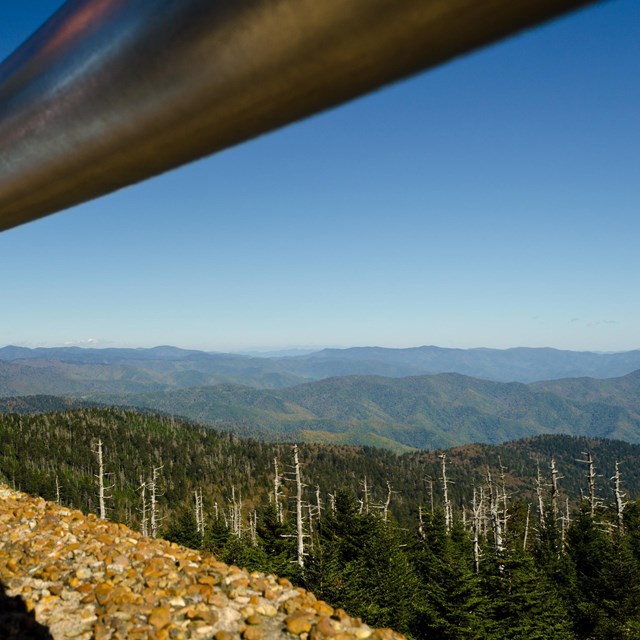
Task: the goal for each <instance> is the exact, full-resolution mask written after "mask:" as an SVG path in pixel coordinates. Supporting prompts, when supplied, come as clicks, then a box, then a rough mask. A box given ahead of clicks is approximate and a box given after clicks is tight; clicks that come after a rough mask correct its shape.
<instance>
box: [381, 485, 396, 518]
mask: <svg viewBox="0 0 640 640" xmlns="http://www.w3.org/2000/svg"><path fill="white" fill-rule="evenodd" d="M394 493H395V491H393V489H392V488H391V483H390V482H389V481H388V480H387V499H386V500H385V501H384V506H383V509H382V519H383V520H384V522H385V524H386V523H387V521H388V520H389V506H390V505H391V495H392V494H394Z"/></svg>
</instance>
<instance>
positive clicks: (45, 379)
mask: <svg viewBox="0 0 640 640" xmlns="http://www.w3.org/2000/svg"><path fill="white" fill-rule="evenodd" d="M636 369H640V350H635V351H627V352H622V353H592V352H577V351H560V350H557V349H529V348H517V349H505V350H500V349H442V348H440V347H433V346H424V347H415V348H410V349H385V348H381V347H357V348H352V349H323V350H321V351H317V352H315V353H311V354H307V355H300V356H290V357H274V356H271V357H255V356H247V355H239V354H228V353H206V352H203V351H195V350H187V349H178V348H176V347H171V346H160V347H155V348H153V349H84V348H79V347H59V348H50V349H46V348H37V349H27V348H25V347H14V346H8V347H3V348H0V397H2V396H14V395H28V394H42V393H45V394H53V395H59V394H75V393H84V392H90V393H96V392H100V391H102V392H107V393H143V392H145V391H149V392H155V391H161V390H169V389H181V388H187V387H197V386H208V385H214V384H219V383H234V384H244V385H248V386H252V387H256V388H261V389H281V388H284V387H290V386H293V385H296V384H300V383H303V382H309V381H313V380H321V379H324V378H331V377H337V376H353V375H357V376H370V375H378V376H385V377H393V378H397V377H406V376H421V375H429V374H436V373H459V374H462V375H466V376H472V377H475V378H482V379H485V380H493V381H496V382H524V383H528V382H536V381H543V380H555V379H560V378H576V377H584V376H590V377H594V378H613V377H619V376H623V375H626V374H628V373H631V372H632V371H635V370H636Z"/></svg>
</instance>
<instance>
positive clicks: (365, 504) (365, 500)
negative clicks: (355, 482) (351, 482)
mask: <svg viewBox="0 0 640 640" xmlns="http://www.w3.org/2000/svg"><path fill="white" fill-rule="evenodd" d="M360 513H361V514H362V513H366V514H368V513H369V485H368V483H367V476H365V477H364V481H363V482H362V500H361V501H360Z"/></svg>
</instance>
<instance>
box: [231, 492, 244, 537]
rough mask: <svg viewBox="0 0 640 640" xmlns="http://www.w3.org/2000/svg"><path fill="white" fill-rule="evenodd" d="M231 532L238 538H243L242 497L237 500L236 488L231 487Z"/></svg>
mask: <svg viewBox="0 0 640 640" xmlns="http://www.w3.org/2000/svg"><path fill="white" fill-rule="evenodd" d="M229 516H230V520H231V531H232V532H233V534H234V535H235V536H236V537H237V538H241V537H242V496H240V500H239V501H237V500H236V488H235V486H232V487H231V506H230V507H229Z"/></svg>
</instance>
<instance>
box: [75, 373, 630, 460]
mask: <svg viewBox="0 0 640 640" xmlns="http://www.w3.org/2000/svg"><path fill="white" fill-rule="evenodd" d="M599 383H601V386H600V387H599V392H598V393H596V391H595V390H596V389H597V388H598V384H599ZM549 384H551V383H549ZM564 384H566V385H567V387H566V388H565V390H564V393H563V395H561V394H560V393H553V392H551V391H550V390H547V387H544V386H542V385H524V384H521V383H497V382H490V381H487V380H479V379H476V378H469V377H467V376H462V375H459V374H440V375H435V376H417V377H408V378H383V377H377V376H350V377H343V378H330V379H327V380H321V381H317V382H313V383H307V384H303V385H298V386H296V387H291V388H287V389H280V390H273V391H267V390H259V389H254V388H250V387H244V386H239V385H229V384H227V385H216V386H213V387H200V388H193V389H182V390H167V391H162V392H159V393H146V394H131V395H127V396H120V395H103V394H98V395H96V394H85V395H83V396H82V397H83V399H85V400H92V401H96V402H100V403H103V404H120V405H126V406H132V407H144V408H147V409H151V410H154V411H161V412H164V413H170V414H174V415H179V416H184V417H186V418H189V419H194V420H199V421H202V422H205V423H208V424H218V425H220V426H225V427H226V428H231V429H233V428H238V427H241V428H242V429H243V430H244V431H245V432H246V431H249V432H252V433H254V434H256V435H258V436H260V437H263V438H272V439H273V438H275V439H283V438H284V439H290V438H297V439H299V440H303V441H315V442H328V443H341V444H361V445H371V446H383V447H386V448H390V449H392V450H395V451H397V452H402V451H409V450H411V449H415V448H419V449H429V448H442V447H451V446H455V445H459V444H464V443H470V442H484V443H499V442H505V441H507V440H512V439H516V438H523V437H527V436H532V435H538V434H551V433H565V434H571V435H584V436H589V437H598V438H605V437H606V438H618V439H622V440H627V441H629V442H640V408H639V407H637V406H636V404H635V403H634V401H633V400H631V399H630V398H638V397H639V396H640V375H638V374H630V375H629V376H625V377H623V378H617V379H612V380H604V381H592V382H590V383H589V385H590V388H591V390H592V391H591V393H589V394H587V393H583V394H582V395H580V394H578V393H577V392H576V393H574V394H573V395H572V393H570V390H571V388H572V387H571V382H570V381H565V383H564ZM558 385H559V388H560V389H561V390H562V389H563V388H564V387H562V386H561V385H560V383H558ZM575 385H578V383H575ZM578 386H579V385H578ZM579 388H582V387H579Z"/></svg>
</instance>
